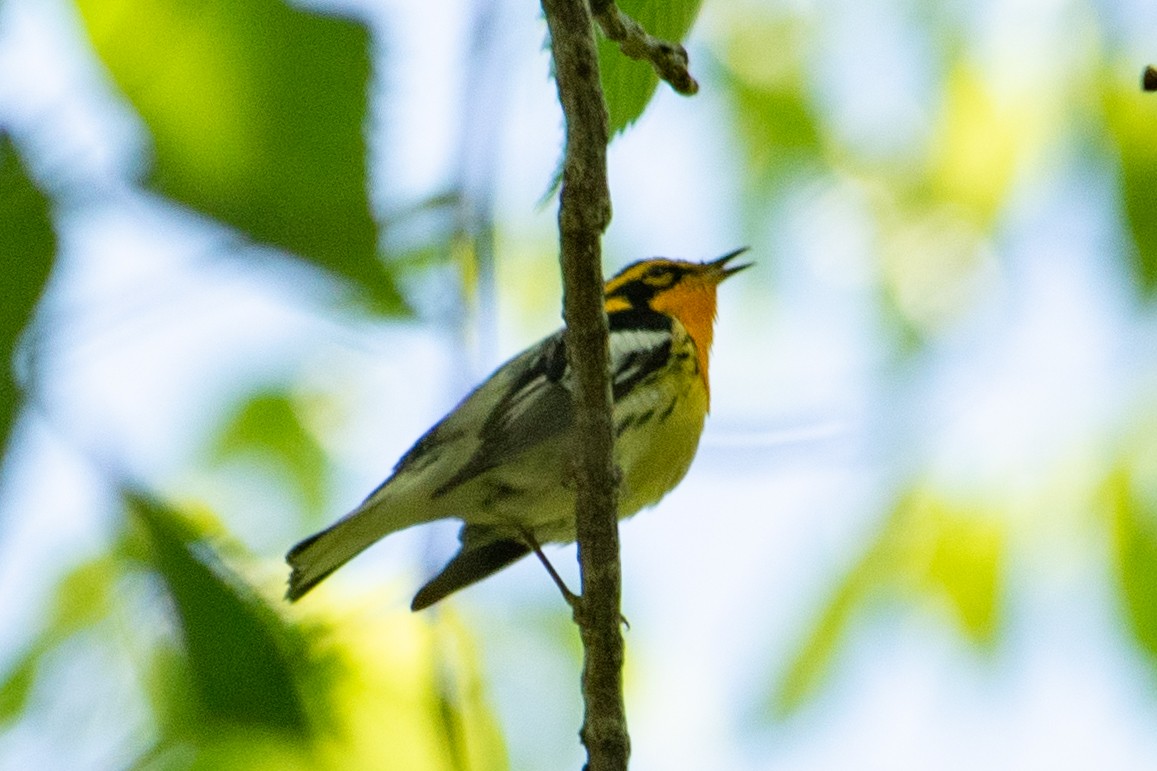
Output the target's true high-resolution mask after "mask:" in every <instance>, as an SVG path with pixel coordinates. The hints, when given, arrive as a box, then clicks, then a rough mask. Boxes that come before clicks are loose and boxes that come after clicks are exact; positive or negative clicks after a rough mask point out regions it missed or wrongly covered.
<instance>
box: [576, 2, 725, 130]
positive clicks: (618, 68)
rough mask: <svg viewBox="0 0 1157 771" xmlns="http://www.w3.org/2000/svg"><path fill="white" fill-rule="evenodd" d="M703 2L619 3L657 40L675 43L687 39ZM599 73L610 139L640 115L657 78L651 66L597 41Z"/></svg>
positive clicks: (613, 46)
mask: <svg viewBox="0 0 1157 771" xmlns="http://www.w3.org/2000/svg"><path fill="white" fill-rule="evenodd" d="M701 2H702V0H666V1H661V0H620V2H619V3H618V6H619V9H620V10H621V11H622V12H623V13H625V14H626V15H627V16H630V17H631V18H632V19H634V20H635V21H637V22H639V24H641V25H642V27H643V29H645V30H647V32H649V33H651V34H652V35H654V36H655V37H657V38H661V39H662V40H666V41H668V42H672V43H677V42H680V41H682V40H683V38H685V37H686V36H687V33H688V32H689V31H690V30H691V25H692V24H693V23H694V21H695V17H696V16H697V15H698V14H699V6H700V4H701ZM599 72H600V74H601V79H602V83H603V94H604V96H605V97H606V100H607V112H608V114H609V116H610V130H611V136H614V135H615V134H618V133H619V132H620V131H622V130H624V129H625V128H627V127H628V126H630V125H631V124H632V123H634V122H635V121H636V120H638V119H639V116H640V115H642V114H643V110H644V109H646V107H647V104H648V103H649V102H650V101H651V97H652V96H654V94H655V88H656V86H658V84H659V76H658V75H656V74H655V70H654V69H653V68H652V67H651V64H650V62H645V61H637V60H635V59H629V58H628V57H626V56H624V55H623V53H622V52H621V51H620V50H619V46H618V44H617V43H614V42H612V41H610V40H607V39H606V38H601V39H600V40H599Z"/></svg>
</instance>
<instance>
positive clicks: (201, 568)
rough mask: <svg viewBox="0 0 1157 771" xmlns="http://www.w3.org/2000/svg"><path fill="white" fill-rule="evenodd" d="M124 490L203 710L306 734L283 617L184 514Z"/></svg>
mask: <svg viewBox="0 0 1157 771" xmlns="http://www.w3.org/2000/svg"><path fill="white" fill-rule="evenodd" d="M124 495H125V500H126V502H127V504H128V507H129V510H130V511H131V512H132V513H133V514H134V515H135V517H136V520H137V521H138V522H139V523H140V525H141V526H142V529H143V531H144V534H145V536H146V540H147V542H148V544H149V546H150V552H151V561H152V566H153V568H154V569H155V570H156V571H157V573H158V574H159V575H160V577H161V579H162V581H163V582H164V585H165V588H166V590H167V591H168V593H169V596H170V597H171V598H172V601H173V608H174V611H175V615H176V620H177V622H178V626H179V628H180V630H181V638H182V644H183V649H184V653H185V655H186V656H187V659H188V666H189V671H190V676H191V678H192V681H193V686H194V690H195V692H196V693H197V694H198V696H199V699H200V703H201V707H202V708H203V709H204V711H205V713H206V714H207V715H208V716H209V717H210V718H212V719H213V721H214V722H219V723H223V724H225V725H232V726H239V725H240V726H249V727H256V728H264V729H268V730H273V731H278V732H283V733H287V734H291V735H303V734H305V733H306V731H307V722H306V711H305V707H304V704H303V702H302V700H301V696H300V695H299V693H298V689H297V683H296V681H295V678H294V674H293V662H292V659H291V656H290V652H289V650H290V640H291V634H292V633H291V630H290V628H289V626H288V624H286V623H285V622H284V621H282V620H281V618H280V617H279V616H278V615H277V614H276V613H275V612H274V611H273V610H272V609H271V608H269V607H268V606H267V605H265V604H264V602H263V601H262V600H261V599H260V598H259V597H258V596H257V595H256V594H255V593H254V592H253V591H252V590H251V589H250V588H249V587H248V586H246V585H245V584H244V583H242V581H241V580H240V579H239V578H238V577H237V576H236V575H234V574H233V573H232V572H230V571H229V570H228V568H226V567H225V565H224V564H222V562H221V561H220V559H219V558H218V557H217V555H216V554H215V553H214V552H213V550H212V549H211V548H210V547H209V545H208V543H206V541H205V540H204V538H203V536H202V534H201V533H200V532H199V531H198V530H197V529H196V528H195V527H194V526H193V525H192V524H191V523H190V522H189V521H188V520H186V519H184V518H182V517H181V516H180V515H179V514H177V513H176V512H175V511H173V510H171V509H169V508H167V507H166V506H164V505H163V504H161V503H160V502H158V501H156V500H153V499H151V498H149V497H148V496H146V495H144V494H141V493H139V492H134V491H125V493H124Z"/></svg>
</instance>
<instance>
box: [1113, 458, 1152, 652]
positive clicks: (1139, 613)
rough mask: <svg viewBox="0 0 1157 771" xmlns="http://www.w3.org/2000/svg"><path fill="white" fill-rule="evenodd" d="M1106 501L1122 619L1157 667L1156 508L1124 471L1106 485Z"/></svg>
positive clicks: (1129, 473) (1127, 470)
mask: <svg viewBox="0 0 1157 771" xmlns="http://www.w3.org/2000/svg"><path fill="white" fill-rule="evenodd" d="M1105 499H1106V502H1107V504H1108V507H1109V514H1110V518H1111V519H1110V525H1111V527H1112V533H1113V556H1114V558H1115V561H1116V569H1117V577H1118V579H1119V580H1120V582H1121V595H1122V598H1123V600H1124V604H1125V616H1126V618H1127V620H1128V623H1129V628H1130V630H1131V631H1132V633H1133V636H1134V637H1135V638H1136V640H1137V643H1138V644H1139V645H1140V646H1141V648H1142V650H1144V651H1145V652H1146V653H1147V654H1148V655H1149V657H1150V661H1151V662H1153V663H1155V664H1157V506H1155V505H1154V504H1153V502H1152V501H1149V500H1146V499H1145V497H1144V496H1142V495H1140V494H1138V491H1137V490H1136V485H1135V482H1134V478H1133V474H1132V472H1131V471H1130V470H1129V469H1128V468H1126V467H1122V468H1119V469H1117V470H1116V471H1114V472H1113V474H1112V475H1110V477H1109V479H1108V480H1107V481H1106V483H1105Z"/></svg>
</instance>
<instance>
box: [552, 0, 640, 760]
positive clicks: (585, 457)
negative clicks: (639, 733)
mask: <svg viewBox="0 0 1157 771" xmlns="http://www.w3.org/2000/svg"><path fill="white" fill-rule="evenodd" d="M542 7H543V10H544V11H545V13H546V20H547V24H548V26H549V27H550V38H551V52H552V55H553V57H554V68H555V80H556V82H557V83H558V94H559V101H560V102H562V109H563V114H564V116H565V118H566V156H565V159H564V161H563V175H562V192H561V203H560V206H559V215H558V221H559V242H560V247H561V255H560V259H561V262H562V273H563V291H564V299H563V307H564V316H565V318H566V327H567V331H566V335H567V337H566V340H567V355H568V356H569V358H570V364H571V367H572V369H573V371H574V375H575V384H576V386H575V411H576V423H577V429H578V431H577V436H578V447H576V453H577V464H576V479H575V482H576V494H577V504H576V512H575V518H576V530H577V537H578V552H579V565H580V569H581V571H582V597H581V599H580V601H579V603H578V605H577V606H576V609H575V619H576V621H577V622H578V625H579V630H580V634H581V636H582V641H583V654H584V655H583V676H582V691H583V704H584V713H583V727H582V732H581V736H582V741H583V744H584V745H586V748H587V765H586V768H587V769H588V771H611V770H612V769H614V770H616V771H621V769H625V768H626V767H627V758H628V756H629V755H630V738H629V736H628V734H627V719H626V710H625V707H624V705H623V690H622V668H623V638H622V632H621V629H620V620H621V618H622V615H621V613H620V610H619V598H620V592H621V588H620V578H621V575H620V573H621V571H620V566H619V531H618V491H617V479H616V469H615V466H614V459H613V454H612V450H613V448H614V436H613V433H612V423H611V384H610V376H609V373H608V366H607V364H608V350H607V317H606V313H605V312H604V310H603V275H602V259H601V249H600V243H599V239H600V237H601V236H602V233H603V231H604V230H605V229H606V227H607V224H608V223H609V222H610V219H611V201H610V193H609V192H608V189H607V169H606V160H607V158H606V151H607V140H608V130H607V110H606V104H605V103H604V101H603V92H602V86H601V84H600V83H599V63H598V55H597V51H596V48H595V38H594V30H593V26H592V19H591V11H590V7H589V6H588V5H587V0H542Z"/></svg>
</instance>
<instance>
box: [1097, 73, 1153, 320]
mask: <svg viewBox="0 0 1157 771" xmlns="http://www.w3.org/2000/svg"><path fill="white" fill-rule="evenodd" d="M1104 80H1105V81H1106V82H1107V83H1110V85H1109V86H1106V88H1105V90H1104V92H1103V94H1102V104H1103V108H1104V110H1105V122H1106V124H1107V128H1108V131H1107V132H1106V137H1107V138H1108V139H1109V140H1110V141H1111V142H1112V143H1113V145H1114V149H1115V151H1116V154H1117V156H1118V158H1119V159H1120V176H1119V180H1118V184H1119V185H1120V194H1121V204H1122V207H1123V209H1124V215H1125V219H1126V221H1127V222H1128V226H1129V231H1130V232H1131V233H1132V236H1133V248H1132V249H1127V250H1126V253H1127V257H1128V258H1129V260H1130V268H1131V270H1130V272H1131V273H1132V275H1133V277H1134V281H1135V282H1136V285H1137V289H1138V290H1139V294H1140V295H1141V296H1142V297H1143V298H1145V299H1146V300H1152V299H1153V298H1154V296H1155V295H1157V214H1155V213H1157V99H1154V97H1153V95H1152V94H1146V93H1144V92H1141V91H1138V90H1137V87H1136V84H1132V85H1131V86H1129V87H1125V86H1124V85H1121V86H1118V85H1115V84H1113V82H1112V79H1111V78H1108V77H1106V78H1104Z"/></svg>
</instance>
